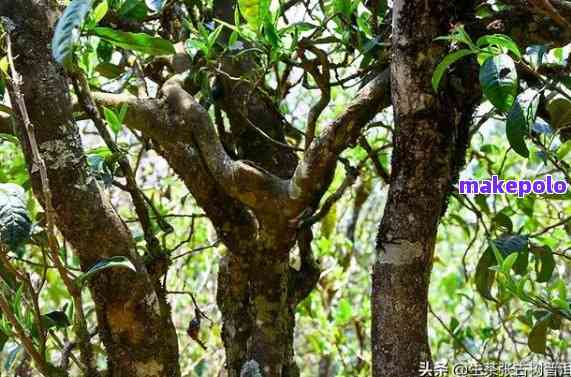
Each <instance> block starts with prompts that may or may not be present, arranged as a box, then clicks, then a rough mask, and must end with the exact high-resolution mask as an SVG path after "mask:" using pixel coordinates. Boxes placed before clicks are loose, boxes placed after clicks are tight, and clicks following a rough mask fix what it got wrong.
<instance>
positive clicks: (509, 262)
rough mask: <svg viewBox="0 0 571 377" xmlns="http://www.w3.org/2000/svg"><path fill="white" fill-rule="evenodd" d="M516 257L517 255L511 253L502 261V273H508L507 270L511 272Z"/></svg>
mask: <svg viewBox="0 0 571 377" xmlns="http://www.w3.org/2000/svg"><path fill="white" fill-rule="evenodd" d="M518 255H519V254H518V253H511V254H510V255H508V257H507V258H506V259H504V263H502V271H503V272H504V273H508V272H509V270H511V268H512V267H513V265H514V264H515V262H516V260H517V258H518Z"/></svg>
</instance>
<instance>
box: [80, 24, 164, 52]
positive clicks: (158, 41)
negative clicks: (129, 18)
mask: <svg viewBox="0 0 571 377" xmlns="http://www.w3.org/2000/svg"><path fill="white" fill-rule="evenodd" d="M91 32H92V33H93V34H94V35H97V36H98V37H100V38H101V39H103V40H105V41H107V42H109V43H111V44H113V45H115V46H117V47H121V48H124V49H126V50H131V51H138V52H142V53H145V54H149V55H170V54H174V53H175V49H174V46H173V44H172V43H171V42H169V41H167V40H166V39H162V38H157V37H151V36H150V35H148V34H145V33H128V32H124V31H119V30H114V29H111V28H106V27H96V28H94V29H93V30H92V31H91Z"/></svg>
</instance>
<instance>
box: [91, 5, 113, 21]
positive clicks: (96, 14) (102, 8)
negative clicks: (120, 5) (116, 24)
mask: <svg viewBox="0 0 571 377" xmlns="http://www.w3.org/2000/svg"><path fill="white" fill-rule="evenodd" d="M108 11H109V4H108V3H107V0H103V1H102V2H101V3H99V5H97V6H96V7H95V9H94V10H93V13H92V14H91V17H92V19H93V23H94V26H95V25H97V24H98V23H99V21H101V20H102V19H103V17H105V15H106V14H107V12H108Z"/></svg>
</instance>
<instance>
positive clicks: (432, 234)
mask: <svg viewBox="0 0 571 377" xmlns="http://www.w3.org/2000/svg"><path fill="white" fill-rule="evenodd" d="M456 3H457V2H456ZM465 6H466V7H467V8H469V7H470V5H469V4H467V5H465ZM462 11H463V9H461V7H460V5H459V4H455V3H453V2H449V1H447V0H438V1H430V2H428V1H425V0H396V1H395V2H394V7H393V43H392V46H393V52H394V54H393V61H392V64H391V84H392V89H391V90H392V98H393V107H394V112H395V122H396V125H395V136H394V137H395V149H394V151H393V157H392V174H391V182H390V189H389V195H388V201H387V204H386V207H385V212H384V216H383V219H382V221H381V224H380V228H379V234H378V240H377V258H376V262H375V265H374V268H373V285H372V290H373V291H372V312H373V318H372V353H373V376H375V377H388V376H391V377H392V376H394V377H408V376H410V377H412V376H417V375H418V367H419V363H420V362H422V361H430V359H431V358H430V350H429V343H428V338H427V323H426V320H427V305H428V285H429V280H430V272H431V268H432V260H433V253H434V246H435V242H436V233H437V228H438V222H439V219H440V217H441V215H442V214H443V212H444V211H445V207H446V200H447V196H448V194H449V191H450V190H451V185H452V184H453V182H454V181H455V180H456V179H457V175H458V171H459V169H460V168H461V167H462V166H463V164H464V157H465V152H466V147H467V144H468V135H469V132H468V131H469V121H470V119H471V116H472V113H473V109H474V106H475V104H476V103H477V102H478V100H479V98H478V97H479V95H478V93H479V89H478V88H477V83H478V79H477V71H476V70H475V69H474V65H473V64H472V62H468V63H467V62H466V61H463V62H462V63H463V64H464V66H463V68H462V69H463V70H464V72H452V73H450V75H456V74H458V80H460V81H459V82H460V85H459V86H452V85H447V82H443V84H442V85H441V89H440V92H439V93H438V94H437V93H435V92H434V90H433V89H432V87H431V77H432V73H433V71H434V68H435V67H436V65H437V64H438V63H439V62H440V61H441V59H442V58H443V57H444V55H445V53H446V51H445V49H444V46H443V45H440V46H439V45H438V44H436V43H435V42H433V40H434V38H436V37H438V36H441V35H446V34H448V33H449V32H450V27H451V25H453V23H454V22H455V21H457V20H458V17H459V16H462V17H463V16H465V14H462ZM450 81H452V80H450ZM457 87H460V88H463V89H455V88H457Z"/></svg>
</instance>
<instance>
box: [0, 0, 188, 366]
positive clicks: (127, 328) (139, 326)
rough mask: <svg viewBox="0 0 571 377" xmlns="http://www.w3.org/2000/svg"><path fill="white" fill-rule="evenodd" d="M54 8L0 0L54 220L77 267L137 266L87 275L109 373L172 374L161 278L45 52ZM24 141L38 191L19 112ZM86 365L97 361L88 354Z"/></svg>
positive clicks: (43, 2) (42, 0)
mask: <svg viewBox="0 0 571 377" xmlns="http://www.w3.org/2000/svg"><path fill="white" fill-rule="evenodd" d="M57 14H58V13H57V11H56V6H55V5H54V4H53V2H50V1H47V0H33V1H32V0H18V1H12V0H0V16H2V17H6V18H7V19H8V22H7V23H8V25H9V26H8V28H9V29H10V30H7V31H8V33H9V34H10V38H11V40H12V43H13V48H14V56H15V57H16V58H15V59H16V61H15V68H16V70H17V71H18V72H19V73H20V74H21V75H22V77H23V93H22V94H23V95H24V99H25V102H26V106H27V109H28V112H29V116H30V120H31V122H32V124H33V126H34V131H33V132H34V134H35V139H36V140H37V143H38V146H39V150H40V153H41V155H42V158H43V160H44V161H45V164H46V167H47V174H48V178H49V182H50V191H51V193H52V195H53V206H54V209H55V211H56V222H57V226H58V228H59V230H60V231H61V232H62V234H63V235H64V237H65V238H66V240H68V241H69V242H70V244H71V245H72V246H73V248H74V251H75V252H76V253H77V255H78V257H79V260H80V264H81V268H82V270H83V271H87V270H89V269H90V268H91V267H92V266H93V265H94V264H95V263H97V262H98V261H100V260H102V259H105V258H109V257H113V256H126V257H128V258H130V259H131V260H132V262H133V263H134V264H135V266H136V267H137V272H136V273H135V272H132V271H126V270H124V269H121V270H107V271H105V272H101V273H98V274H97V275H96V276H94V277H93V278H92V279H91V280H90V290H91V296H92V297H93V301H94V302H95V309H96V314H97V320H98V333H99V336H100V337H101V339H102V341H103V343H104V345H105V347H106V350H107V356H108V376H112V377H127V376H128V377H167V376H168V377H176V376H179V375H180V370H179V365H178V343H177V337H176V332H175V328H174V325H173V323H172V320H171V317H170V307H169V305H168V303H167V301H166V298H165V295H164V290H163V287H162V286H161V284H160V282H159V278H160V276H152V275H151V274H150V273H148V272H147V270H146V268H145V266H144V264H143V263H142V260H141V258H140V257H139V255H138V254H137V251H136V248H135V243H134V241H133V238H132V235H131V233H130V231H129V229H128V228H127V226H126V225H125V223H124V222H123V221H122V220H121V218H120V217H119V215H118V214H117V213H116V212H115V210H114V209H113V207H112V206H111V204H110V203H109V200H108V199H107V198H106V196H105V195H104V194H103V193H102V192H101V188H100V187H99V184H98V183H97V182H96V180H95V178H94V177H93V176H92V175H91V173H90V171H89V168H88V166H87V162H86V158H85V155H84V153H83V148H82V145H81V139H80V135H79V130H78V127H77V125H76V124H75V122H74V120H73V114H72V104H71V98H70V95H69V91H68V81H67V78H66V77H65V75H64V74H63V70H62V68H61V67H60V66H58V65H57V64H56V63H55V62H54V61H53V60H52V57H51V51H50V49H49V46H51V37H52V30H53V29H52V28H53V23H54V22H55V21H56V20H57ZM18 118H19V119H17V123H18V127H17V128H18V132H17V133H18V137H19V139H20V141H21V143H22V146H23V150H24V154H25V157H26V161H27V165H28V171H29V173H30V176H31V178H32V186H33V189H34V192H35V195H36V197H37V198H38V199H39V200H40V202H42V201H43V199H44V198H43V194H42V186H41V185H42V183H41V180H40V177H39V172H38V169H37V164H36V162H35V161H34V159H33V157H32V152H31V149H30V140H29V139H28V137H27V134H26V133H25V132H24V131H23V125H22V115H21V114H19V116H18ZM87 362H89V363H90V364H91V363H93V365H94V363H95V360H93V359H90V360H87Z"/></svg>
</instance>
